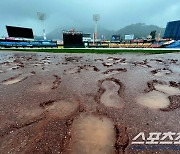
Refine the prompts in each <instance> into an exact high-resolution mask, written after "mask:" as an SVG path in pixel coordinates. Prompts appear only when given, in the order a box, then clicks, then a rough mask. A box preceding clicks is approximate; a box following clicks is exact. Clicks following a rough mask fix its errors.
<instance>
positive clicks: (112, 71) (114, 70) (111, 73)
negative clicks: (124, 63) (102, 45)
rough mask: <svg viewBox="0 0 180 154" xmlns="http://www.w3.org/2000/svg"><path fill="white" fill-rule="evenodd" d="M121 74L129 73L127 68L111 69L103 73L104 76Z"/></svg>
mask: <svg viewBox="0 0 180 154" xmlns="http://www.w3.org/2000/svg"><path fill="white" fill-rule="evenodd" d="M120 72H127V69H126V68H117V69H109V70H107V71H105V72H103V74H107V75H114V74H117V73H120Z"/></svg>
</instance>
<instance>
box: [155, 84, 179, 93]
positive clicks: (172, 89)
mask: <svg viewBox="0 0 180 154" xmlns="http://www.w3.org/2000/svg"><path fill="white" fill-rule="evenodd" d="M154 87H155V89H156V90H157V91H160V92H163V93H165V94H167V95H180V89H179V88H175V87H171V86H169V85H162V84H156V85H154Z"/></svg>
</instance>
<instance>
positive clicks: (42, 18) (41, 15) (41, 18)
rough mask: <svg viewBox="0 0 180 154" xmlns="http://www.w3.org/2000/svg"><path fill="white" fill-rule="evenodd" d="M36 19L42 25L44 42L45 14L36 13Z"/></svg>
mask: <svg viewBox="0 0 180 154" xmlns="http://www.w3.org/2000/svg"><path fill="white" fill-rule="evenodd" d="M37 17H38V19H39V20H40V21H41V22H42V25H43V36H44V40H46V30H45V24H44V21H45V20H46V14H45V13H42V12H37Z"/></svg>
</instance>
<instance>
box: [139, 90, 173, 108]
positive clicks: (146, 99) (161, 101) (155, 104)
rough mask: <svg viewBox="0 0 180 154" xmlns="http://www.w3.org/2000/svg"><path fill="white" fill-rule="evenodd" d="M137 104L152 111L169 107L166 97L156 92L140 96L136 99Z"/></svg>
mask: <svg viewBox="0 0 180 154" xmlns="http://www.w3.org/2000/svg"><path fill="white" fill-rule="evenodd" d="M137 103H139V104H141V105H143V106H146V107H148V108H152V109H162V108H167V107H168V106H169V105H170V101H169V99H168V97H167V95H165V94H163V93H161V92H158V91H151V92H149V93H146V94H142V95H140V96H139V97H138V98H137Z"/></svg>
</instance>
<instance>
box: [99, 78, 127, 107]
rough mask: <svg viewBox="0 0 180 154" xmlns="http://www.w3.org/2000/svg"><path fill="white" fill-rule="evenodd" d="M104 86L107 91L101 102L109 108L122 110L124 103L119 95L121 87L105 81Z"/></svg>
mask: <svg viewBox="0 0 180 154" xmlns="http://www.w3.org/2000/svg"><path fill="white" fill-rule="evenodd" d="M102 85H103V87H104V88H105V89H106V91H105V92H104V93H103V94H102V96H101V99H100V101H101V102H102V103H103V104H104V105H105V106H107V107H115V108H122V107H123V103H124V101H123V99H122V98H121V97H120V96H119V95H118V90H119V88H120V87H119V85H117V84H116V83H115V82H113V81H104V82H103V83H102Z"/></svg>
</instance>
